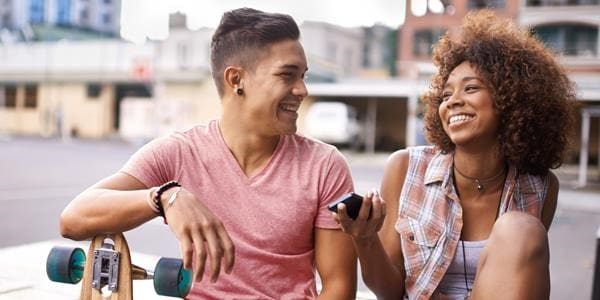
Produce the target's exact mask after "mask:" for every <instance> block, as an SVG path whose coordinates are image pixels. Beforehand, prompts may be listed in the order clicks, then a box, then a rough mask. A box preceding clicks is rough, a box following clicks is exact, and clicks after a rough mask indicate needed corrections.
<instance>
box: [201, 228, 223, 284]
mask: <svg viewBox="0 0 600 300" xmlns="http://www.w3.org/2000/svg"><path fill="white" fill-rule="evenodd" d="M204 236H205V238H206V243H207V246H208V254H209V255H210V267H211V269H212V272H211V276H210V280H211V281H212V282H215V281H217V278H219V273H221V258H223V247H222V246H221V241H220V240H219V239H218V238H217V234H216V233H215V231H214V229H213V228H210V229H207V230H205V231H204Z"/></svg>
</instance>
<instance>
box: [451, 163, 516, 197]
mask: <svg viewBox="0 0 600 300" xmlns="http://www.w3.org/2000/svg"><path fill="white" fill-rule="evenodd" d="M504 170H506V165H505V166H504V167H503V168H502V169H501V170H500V172H498V174H496V175H492V176H490V177H488V178H482V179H480V178H477V177H469V176H467V175H465V174H463V173H462V172H461V171H460V170H459V169H458V168H457V167H456V165H454V171H456V172H457V173H458V174H460V176H462V177H464V178H466V179H469V180H471V181H473V182H474V183H475V186H476V187H477V191H479V192H480V193H483V191H485V186H483V184H484V183H488V182H491V181H493V180H494V179H496V178H498V177H500V176H501V175H502V174H504Z"/></svg>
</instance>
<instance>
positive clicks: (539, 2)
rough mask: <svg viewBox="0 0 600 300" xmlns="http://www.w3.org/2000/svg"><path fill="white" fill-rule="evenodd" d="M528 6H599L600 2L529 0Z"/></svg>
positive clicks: (595, 0)
mask: <svg viewBox="0 0 600 300" xmlns="http://www.w3.org/2000/svg"><path fill="white" fill-rule="evenodd" d="M526 4H527V6H562V5H575V6H576V5H598V4H600V0H527V2H526Z"/></svg>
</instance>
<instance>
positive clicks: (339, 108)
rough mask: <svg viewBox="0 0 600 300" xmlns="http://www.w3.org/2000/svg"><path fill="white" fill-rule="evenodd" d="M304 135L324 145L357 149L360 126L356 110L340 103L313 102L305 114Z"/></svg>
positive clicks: (359, 140) (359, 139)
mask: <svg viewBox="0 0 600 300" xmlns="http://www.w3.org/2000/svg"><path fill="white" fill-rule="evenodd" d="M306 122H307V124H306V125H307V126H306V131H307V132H306V134H307V135H308V136H310V137H313V138H315V139H318V140H320V141H323V142H325V143H329V144H334V145H338V146H352V147H353V148H357V147H359V146H360V145H361V142H362V138H361V137H362V126H361V125H360V122H359V120H358V116H357V113H356V109H354V107H352V106H350V105H347V104H345V103H342V102H315V103H313V104H312V105H311V106H310V107H309V108H308V111H307V114H306Z"/></svg>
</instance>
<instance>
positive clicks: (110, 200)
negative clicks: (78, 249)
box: [60, 172, 156, 240]
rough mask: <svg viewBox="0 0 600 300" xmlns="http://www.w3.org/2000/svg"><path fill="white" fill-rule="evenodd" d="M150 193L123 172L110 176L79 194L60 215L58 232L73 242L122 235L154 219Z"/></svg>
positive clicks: (137, 181)
mask: <svg viewBox="0 0 600 300" xmlns="http://www.w3.org/2000/svg"><path fill="white" fill-rule="evenodd" d="M149 192H150V191H149V190H148V189H147V187H146V186H144V184H143V183H141V182H140V181H139V180H137V179H136V178H135V177H133V176H130V175H127V174H125V173H121V172H119V173H116V174H114V175H112V176H109V177H107V178H105V179H103V180H101V181H100V182H98V183H96V184H95V185H93V186H92V187H90V188H88V189H87V190H85V191H83V192H82V193H81V194H79V195H78V196H77V197H75V199H74V200H73V201H71V203H69V205H67V207H65V209H64V210H63V212H62V214H61V216H60V233H61V235H62V236H64V237H66V238H69V239H73V240H84V239H89V238H92V237H93V236H95V235H97V234H100V233H116V232H125V231H127V230H130V229H132V228H135V227H137V226H139V225H141V224H143V223H145V222H147V221H149V220H151V219H153V218H154V217H156V214H155V213H154V211H152V209H151V208H150V206H149V205H148V203H147V200H146V199H147V197H148V194H149Z"/></svg>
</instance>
